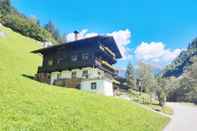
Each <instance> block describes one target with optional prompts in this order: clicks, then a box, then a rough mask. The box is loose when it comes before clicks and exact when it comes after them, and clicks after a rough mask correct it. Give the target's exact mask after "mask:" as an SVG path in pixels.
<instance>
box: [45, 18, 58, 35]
mask: <svg viewBox="0 0 197 131" xmlns="http://www.w3.org/2000/svg"><path fill="white" fill-rule="evenodd" d="M44 28H45V29H46V30H47V31H49V32H50V33H52V34H54V33H55V31H56V28H55V25H54V24H53V23H52V21H49V22H48V23H47V24H46V25H45V26H44Z"/></svg>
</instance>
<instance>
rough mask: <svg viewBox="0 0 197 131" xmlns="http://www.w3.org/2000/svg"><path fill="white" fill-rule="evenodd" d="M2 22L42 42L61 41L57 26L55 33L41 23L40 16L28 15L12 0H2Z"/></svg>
mask: <svg viewBox="0 0 197 131" xmlns="http://www.w3.org/2000/svg"><path fill="white" fill-rule="evenodd" d="M0 23H1V24H3V25H4V26H6V27H9V28H11V29H12V30H14V31H16V32H18V33H20V34H22V35H24V36H27V37H30V38H32V39H35V40H38V41H41V42H46V41H48V42H52V43H54V44H55V43H58V42H60V41H61V40H60V34H59V32H58V30H57V29H55V27H54V28H53V31H55V32H56V33H55V34H54V33H53V32H50V31H49V30H47V29H46V28H44V27H43V26H42V25H40V22H39V20H38V18H36V17H27V16H25V15H24V14H22V13H20V12H19V11H18V10H17V9H16V8H14V7H13V6H12V4H11V1H10V0H0ZM52 26H53V25H52Z"/></svg>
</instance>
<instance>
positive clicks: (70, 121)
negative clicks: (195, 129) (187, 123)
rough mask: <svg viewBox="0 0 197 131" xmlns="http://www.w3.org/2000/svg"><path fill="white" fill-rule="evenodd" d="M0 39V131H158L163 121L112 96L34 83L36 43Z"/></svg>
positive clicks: (37, 61) (14, 36) (18, 37)
mask: <svg viewBox="0 0 197 131" xmlns="http://www.w3.org/2000/svg"><path fill="white" fill-rule="evenodd" d="M1 30H3V31H4V32H6V34H7V35H6V37H4V38H0V130H25V131H29V130H35V131H40V130H43V131H50V130H51V131H57V130H66V131H161V130H162V128H163V127H164V126H165V124H166V123H167V121H168V118H166V117H164V116H160V115H158V114H156V113H153V112H150V111H147V110H145V109H143V108H141V107H138V106H136V105H135V104H133V103H131V102H128V101H124V100H120V99H117V98H112V97H105V96H99V95H95V94H90V93H85V92H81V91H78V90H72V89H66V88H60V87H55V86H49V85H46V84H42V83H39V82H37V81H34V80H31V79H29V78H26V77H24V76H23V75H24V74H25V75H30V76H33V75H34V74H35V72H36V70H37V66H38V65H39V64H40V63H41V57H40V56H38V55H34V54H31V53H30V51H32V50H34V49H38V48H40V46H39V44H38V43H37V42H36V41H34V40H32V39H29V38H26V37H23V36H21V35H19V34H17V33H14V32H13V31H11V30H9V29H7V28H1Z"/></svg>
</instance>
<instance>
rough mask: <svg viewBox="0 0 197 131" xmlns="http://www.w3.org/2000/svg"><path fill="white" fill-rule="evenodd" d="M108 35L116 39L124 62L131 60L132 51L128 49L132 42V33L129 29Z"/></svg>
mask: <svg viewBox="0 0 197 131" xmlns="http://www.w3.org/2000/svg"><path fill="white" fill-rule="evenodd" d="M107 35H109V36H113V37H114V39H115V41H116V43H117V45H118V48H119V50H120V52H121V54H122V56H123V59H124V60H125V59H129V58H131V55H130V53H129V52H130V50H129V48H128V45H129V43H130V42H131V41H130V40H131V32H130V31H129V30H128V29H126V30H119V31H114V32H112V33H108V34H107Z"/></svg>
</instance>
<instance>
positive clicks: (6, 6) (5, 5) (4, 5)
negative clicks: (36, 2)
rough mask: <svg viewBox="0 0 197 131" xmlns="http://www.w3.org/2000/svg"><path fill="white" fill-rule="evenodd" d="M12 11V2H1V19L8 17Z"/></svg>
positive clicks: (5, 0) (1, 0)
mask: <svg viewBox="0 0 197 131" xmlns="http://www.w3.org/2000/svg"><path fill="white" fill-rule="evenodd" d="M10 11H11V4H10V0H0V17H1V16H4V15H7V14H8V13H9V12H10Z"/></svg>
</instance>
